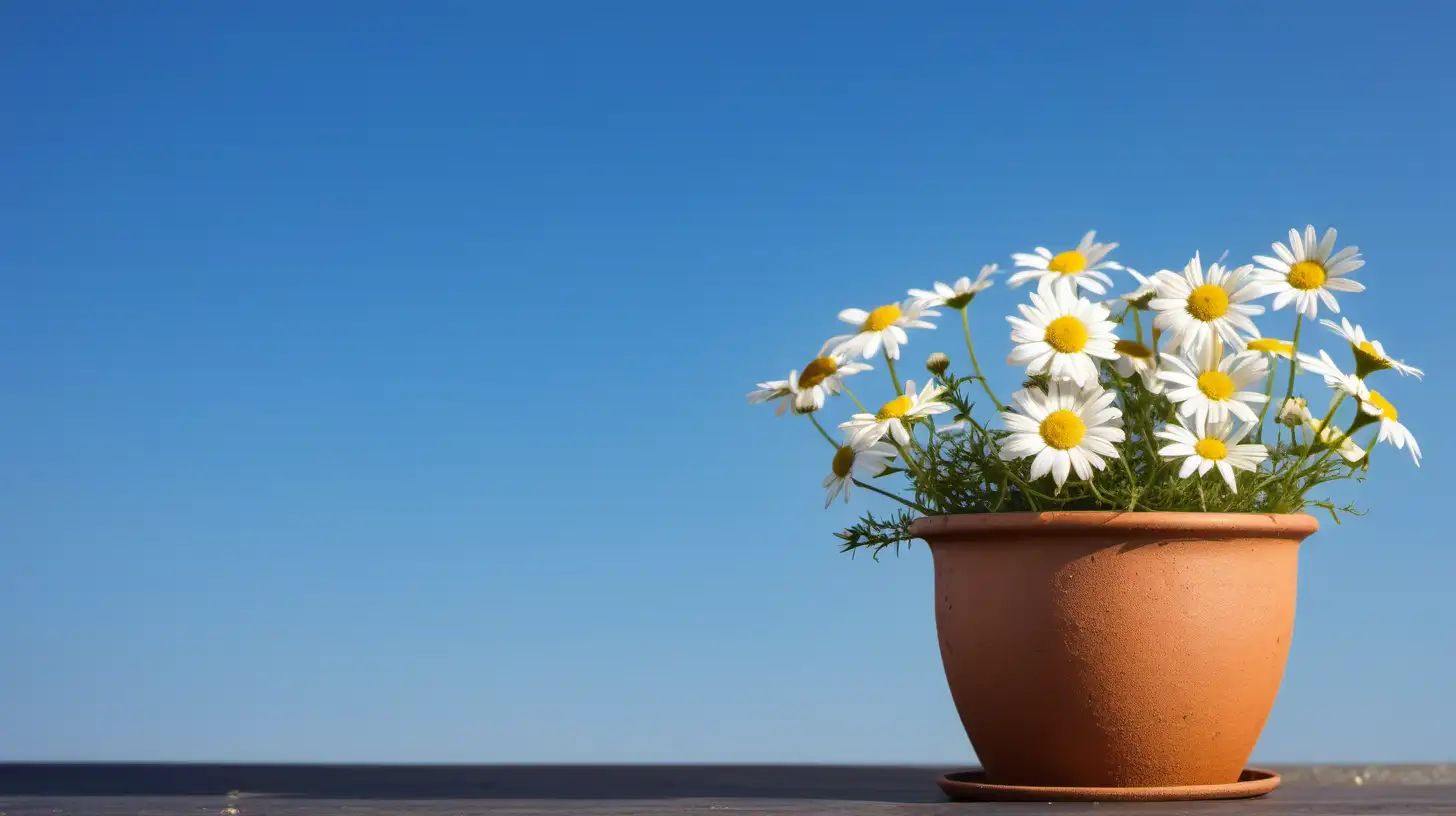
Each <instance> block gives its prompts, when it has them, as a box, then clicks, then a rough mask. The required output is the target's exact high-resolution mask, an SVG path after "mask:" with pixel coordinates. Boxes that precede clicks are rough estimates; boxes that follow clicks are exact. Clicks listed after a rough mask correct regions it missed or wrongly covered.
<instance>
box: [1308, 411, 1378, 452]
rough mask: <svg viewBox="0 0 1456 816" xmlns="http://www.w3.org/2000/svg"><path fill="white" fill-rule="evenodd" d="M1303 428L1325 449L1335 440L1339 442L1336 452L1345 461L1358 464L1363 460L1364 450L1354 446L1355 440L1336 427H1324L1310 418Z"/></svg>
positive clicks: (1318, 421)
mask: <svg viewBox="0 0 1456 816" xmlns="http://www.w3.org/2000/svg"><path fill="white" fill-rule="evenodd" d="M1304 427H1306V428H1308V429H1309V431H1310V432H1311V433H1313V434H1315V435H1316V436H1317V437H1319V441H1320V444H1322V445H1324V446H1325V447H1329V446H1330V445H1333V444H1334V443H1335V440H1336V439H1338V440H1340V447H1339V448H1338V452H1339V454H1340V456H1342V457H1344V458H1345V460H1346V461H1348V462H1358V461H1360V460H1361V459H1364V458H1365V449H1364V448H1362V447H1360V446H1359V445H1356V444H1355V440H1353V439H1351V438H1350V435H1349V434H1348V433H1346V432H1344V431H1342V430H1340V427H1339V426H1338V425H1325V424H1323V423H1322V422H1321V421H1320V420H1318V419H1315V418H1314V417H1310V418H1309V420H1308V421H1307V422H1305V423H1304Z"/></svg>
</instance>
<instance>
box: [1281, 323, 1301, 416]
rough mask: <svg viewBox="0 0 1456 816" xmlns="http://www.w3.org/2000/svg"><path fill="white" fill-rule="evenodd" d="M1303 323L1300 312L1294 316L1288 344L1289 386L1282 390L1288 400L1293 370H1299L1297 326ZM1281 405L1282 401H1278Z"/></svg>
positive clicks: (1292, 393)
mask: <svg viewBox="0 0 1456 816" xmlns="http://www.w3.org/2000/svg"><path fill="white" fill-rule="evenodd" d="M1303 324H1304V314H1303V313H1300V314H1298V315H1295V317H1294V339H1293V340H1292V341H1290V344H1289V387H1288V388H1286V389H1285V390H1284V399H1286V400H1288V399H1289V398H1290V397H1292V396H1294V372H1295V371H1298V370H1299V366H1298V365H1296V361H1297V360H1299V327H1300V326H1302V325H1303ZM1280 404H1281V405H1282V404H1283V403H1280Z"/></svg>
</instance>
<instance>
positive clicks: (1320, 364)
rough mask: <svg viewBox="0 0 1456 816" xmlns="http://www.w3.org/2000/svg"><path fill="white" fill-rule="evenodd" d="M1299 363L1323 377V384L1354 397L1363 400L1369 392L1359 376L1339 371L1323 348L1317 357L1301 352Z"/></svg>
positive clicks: (1305, 368)
mask: <svg viewBox="0 0 1456 816" xmlns="http://www.w3.org/2000/svg"><path fill="white" fill-rule="evenodd" d="M1299 365H1300V366H1301V367H1302V368H1304V370H1305V371H1308V372H1310V373H1311V374H1318V375H1320V376H1321V377H1324V378H1325V385H1328V386H1329V387H1331V388H1333V389H1335V390H1336V391H1342V392H1344V393H1345V394H1347V395H1349V396H1351V397H1354V398H1355V399H1362V400H1363V399H1365V397H1366V395H1367V394H1369V393H1370V389H1369V388H1367V387H1366V386H1365V382H1364V381H1363V380H1361V379H1360V377H1359V376H1357V375H1355V374H1346V373H1345V372H1343V371H1341V370H1340V367H1339V366H1337V365H1335V361H1334V360H1331V359H1330V353H1329V352H1328V351H1325V350H1324V349H1320V353H1319V356H1318V357H1315V356H1312V355H1309V354H1303V353H1301V354H1300V355H1299Z"/></svg>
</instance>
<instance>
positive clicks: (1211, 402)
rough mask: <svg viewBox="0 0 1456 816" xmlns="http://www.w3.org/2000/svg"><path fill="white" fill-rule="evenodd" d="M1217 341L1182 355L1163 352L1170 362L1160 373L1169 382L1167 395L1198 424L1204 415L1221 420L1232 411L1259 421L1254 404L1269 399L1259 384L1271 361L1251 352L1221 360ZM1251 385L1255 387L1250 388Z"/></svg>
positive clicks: (1182, 411) (1183, 414) (1250, 420)
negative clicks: (1262, 392)
mask: <svg viewBox="0 0 1456 816" xmlns="http://www.w3.org/2000/svg"><path fill="white" fill-rule="evenodd" d="M1218 345H1219V344H1218V343H1209V344H1208V345H1205V346H1203V347H1202V348H1200V349H1198V350H1197V351H1192V352H1190V351H1189V350H1187V349H1185V350H1184V351H1183V354H1182V355H1181V356H1174V355H1172V354H1168V353H1166V352H1165V353H1164V354H1163V362H1164V363H1166V364H1167V365H1166V367H1164V369H1163V371H1162V372H1161V373H1159V374H1158V376H1159V377H1162V378H1163V380H1165V381H1166V382H1167V383H1168V399H1170V400H1172V401H1173V402H1175V403H1177V405H1178V413H1179V414H1180V415H1182V416H1185V417H1192V419H1193V422H1194V423H1195V424H1197V423H1202V422H1203V421H1204V420H1205V419H1207V420H1208V421H1209V422H1210V423H1217V422H1222V421H1224V420H1225V419H1228V417H1229V415H1230V414H1233V415H1234V416H1236V417H1238V418H1239V419H1242V420H1243V421H1245V422H1258V421H1259V415H1258V414H1257V413H1255V412H1254V409H1253V407H1251V404H1259V403H1264V402H1268V401H1269V398H1268V397H1267V396H1265V395H1264V394H1261V393H1259V391H1258V386H1257V385H1256V383H1259V382H1261V381H1262V380H1263V379H1264V377H1265V376H1266V375H1267V374H1268V373H1269V361H1268V360H1265V359H1264V358H1263V357H1262V356H1261V355H1258V354H1250V353H1248V352H1238V353H1235V354H1230V355H1228V356H1226V357H1224V358H1223V359H1221V360H1220V359H1219V357H1218V351H1219V348H1218ZM1250 386H1255V387H1254V389H1252V390H1251V389H1250V388H1249V387H1250Z"/></svg>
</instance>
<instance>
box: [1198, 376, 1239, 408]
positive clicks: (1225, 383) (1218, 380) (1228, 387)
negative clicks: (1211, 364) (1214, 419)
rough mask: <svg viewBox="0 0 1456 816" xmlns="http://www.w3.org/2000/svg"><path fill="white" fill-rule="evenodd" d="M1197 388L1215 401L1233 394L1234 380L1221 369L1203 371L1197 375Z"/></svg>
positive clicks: (1220, 400) (1221, 400) (1222, 399)
mask: <svg viewBox="0 0 1456 816" xmlns="http://www.w3.org/2000/svg"><path fill="white" fill-rule="evenodd" d="M1198 390H1199V391H1202V392H1203V396H1205V397H1208V398H1209V399H1211V400H1214V401H1216V402H1223V401H1224V400H1226V399H1228V398H1229V397H1232V396H1233V395H1234V380H1233V378H1232V377H1230V376H1229V375H1227V374H1225V373H1223V372H1222V371H1205V372H1203V373H1202V374H1199V375H1198Z"/></svg>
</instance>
